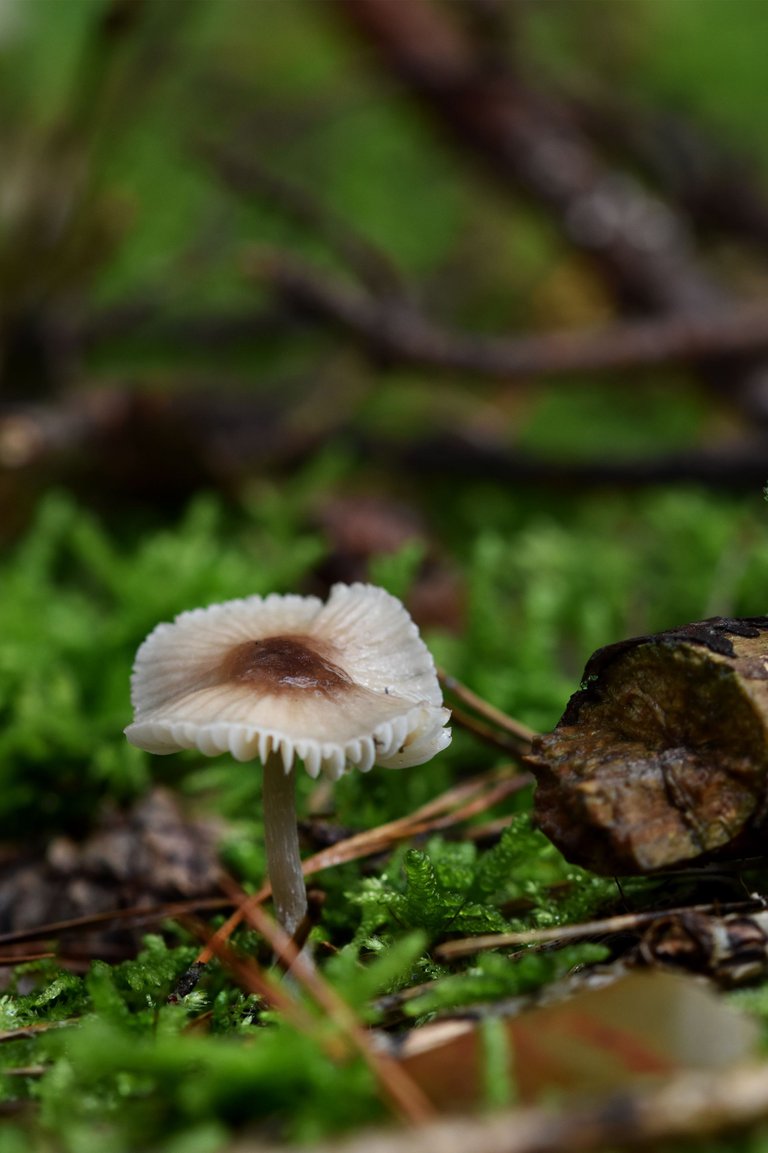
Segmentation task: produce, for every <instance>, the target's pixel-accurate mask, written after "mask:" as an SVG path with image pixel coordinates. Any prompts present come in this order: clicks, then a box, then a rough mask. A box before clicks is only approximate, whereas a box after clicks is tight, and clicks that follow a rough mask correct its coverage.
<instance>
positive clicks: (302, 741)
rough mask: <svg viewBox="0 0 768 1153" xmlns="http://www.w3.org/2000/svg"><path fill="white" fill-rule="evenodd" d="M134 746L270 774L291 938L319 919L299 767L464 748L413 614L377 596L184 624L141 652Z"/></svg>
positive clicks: (269, 828)
mask: <svg viewBox="0 0 768 1153" xmlns="http://www.w3.org/2000/svg"><path fill="white" fill-rule="evenodd" d="M131 699H132V703H133V707H134V721H133V724H131V725H129V726H128V728H127V729H126V730H125V734H126V736H127V738H128V740H129V741H130V742H131V743H132V744H134V745H138V747H139V748H142V749H146V750H147V751H148V752H151V753H173V752H176V751H178V750H179V749H199V750H200V752H202V753H204V754H205V755H206V756H216V755H218V754H219V753H227V752H228V753H231V755H232V756H233V757H235V758H236V760H238V761H249V760H255V759H258V760H260V761H261V763H262V765H263V767H264V781H263V807H264V838H265V847H266V854H267V867H268V871H269V877H270V881H271V884H272V894H273V900H274V903H275V909H276V912H277V915H278V918H279V920H280V921H281V923H282V924H283V926H284V927H285V928H286V930H287V931H288V932H290V933H294V932H295V931H296V929H297V928H298V925H299V924H300V922H301V920H302V919H303V917H304V914H305V912H306V891H305V887H304V878H303V876H302V872H301V859H300V855H299V843H298V833H297V829H296V809H295V795H294V792H295V790H294V773H293V769H294V766H295V764H296V761H297V760H300V761H301V762H302V763H303V765H304V768H305V769H306V770H307V772H308V773H309V774H310V776H312V777H317V776H318V774H319V773H321V772H322V773H325V774H326V775H327V776H329V777H331V778H332V779H334V780H335V779H337V778H338V777H340V776H341V775H342V774H343V773H344V772H346V771H348V770H350V769H353V768H357V769H360V770H361V771H362V772H367V771H368V770H369V769H371V768H372V767H373V765H374V764H377V765H382V766H384V767H385V768H393V769H395V768H408V767H409V766H411V765H419V764H423V763H424V762H425V761H428V760H429V759H430V758H431V757H433V756H434V755H435V753H438V752H440V750H441V749H444V748H445V747H446V746H447V745H448V744H449V743H450V740H451V733H450V729H448V728H446V727H445V726H446V724H447V722H448V719H449V716H450V714H449V712H448V710H447V709H445V708H443V703H442V693H441V691H440V685H439V683H438V680H437V674H436V672H435V666H434V662H433V660H432V657H431V655H430V653H429V650H428V649H427V647H426V645H425V644H424V642H423V641H422V639H421V637H420V636H419V631H418V629H417V627H416V625H415V624H414V622H413V621H412V620H411V618H410V616H409V615H408V613H407V611H406V609H405V608H404V606H403V605H402V604H401V603H400V601H399V600H397V599H396V598H395V597H393V596H391V595H390V594H389V593H387V592H385V590H384V589H380V588H376V587H374V586H373V585H365V584H353V585H343V584H337V585H334V586H333V588H332V589H331V594H330V597H329V599H328V601H327V602H326V603H325V604H324V603H323V602H322V601H321V600H319V599H318V598H317V597H300V596H278V595H276V594H273V595H271V596H268V597H259V596H253V597H247V598H245V599H243V600H233V601H226V602H225V603H223V604H218V605H211V606H210V607H209V608H205V609H195V610H193V611H192V612H185V613H181V614H180V615H179V616H178V617H176V619H175V621H174V622H173V623H172V624H161V625H158V626H157V628H156V629H155V630H154V631H153V632H152V633H150V635H149V636H148V637H147V639H146V640H145V641H144V643H143V644H142V645H141V647H140V648H139V651H138V653H137V654H136V662H135V665H134V670H133V677H132V682H131Z"/></svg>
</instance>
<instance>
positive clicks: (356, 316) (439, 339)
mask: <svg viewBox="0 0 768 1153" xmlns="http://www.w3.org/2000/svg"><path fill="white" fill-rule="evenodd" d="M248 268H249V270H250V271H251V273H252V274H253V275H254V276H255V277H256V278H257V279H259V280H261V281H263V282H265V283H267V284H268V285H269V286H270V287H271V288H272V289H273V290H274V291H275V292H276V293H277V294H278V295H279V296H280V297H281V298H282V299H283V300H284V301H285V302H286V303H288V304H292V305H293V306H294V307H297V308H300V309H301V310H302V311H303V312H304V313H305V314H307V315H308V316H310V317H313V318H315V319H317V320H321V321H323V322H324V323H327V324H331V325H333V326H334V327H336V328H338V329H340V330H341V331H342V332H344V333H346V334H347V335H348V336H351V337H353V338H354V339H355V340H356V341H358V342H359V343H360V344H361V345H362V347H363V349H364V351H366V352H367V353H369V355H370V356H371V357H372V358H374V359H375V360H382V359H383V360H384V361H385V362H387V361H388V362H392V363H395V364H407V365H411V366H415V367H418V368H422V369H430V370H431V371H434V372H453V373H463V374H470V375H472V376H476V377H486V378H490V379H501V380H505V381H514V380H530V379H532V378H537V377H541V376H563V375H576V374H584V375H586V374H589V376H590V377H591V376H592V375H593V374H594V373H596V372H613V371H617V370H621V371H626V370H628V369H641V368H651V367H657V366H659V365H666V364H680V363H683V364H696V363H699V362H702V361H705V360H709V359H713V358H718V359H719V358H723V357H729V356H731V357H740V356H744V355H745V354H748V353H763V352H765V351H766V350H767V349H768V304H766V303H764V302H762V301H760V302H757V303H754V302H744V303H727V304H723V305H722V306H720V307H718V309H716V310H714V309H713V310H710V311H709V312H707V313H706V314H698V313H695V314H691V315H689V314H683V315H672V316H668V317H664V318H660V319H658V320H646V321H634V322H625V323H616V324H614V325H613V326H612V327H610V328H605V329H595V330H586V331H575V332H574V331H570V330H566V331H561V332H557V331H554V332H550V333H546V334H544V335H537V336H525V335H520V336H514V337H505V336H496V337H493V336H473V335H470V334H468V333H458V332H452V331H450V330H448V329H446V328H444V327H441V326H440V325H439V324H437V323H434V322H433V321H431V320H429V319H428V318H427V317H425V316H424V315H423V314H422V313H420V312H419V311H418V310H417V308H416V306H415V305H414V304H412V303H408V304H404V303H403V302H402V301H398V302H396V303H392V302H387V301H379V300H375V299H373V298H372V297H370V296H367V295H365V294H364V293H362V292H360V291H359V290H356V289H352V288H350V287H348V286H347V285H346V284H344V283H342V282H341V281H340V280H339V279H338V278H337V277H336V278H334V277H333V276H331V275H329V274H328V273H325V272H324V273H323V274H322V276H321V275H319V274H318V273H317V272H316V271H315V270H314V269H313V268H311V267H310V266H308V265H306V264H300V263H299V262H298V261H297V260H296V258H295V257H293V256H288V255H286V254H282V253H280V254H277V253H272V254H270V255H266V254H257V255H256V256H254V257H253V258H252V259H251V260H250V261H249V263H248ZM649 379H650V378H649Z"/></svg>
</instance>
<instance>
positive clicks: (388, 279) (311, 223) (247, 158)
mask: <svg viewBox="0 0 768 1153" xmlns="http://www.w3.org/2000/svg"><path fill="white" fill-rule="evenodd" d="M198 151H199V152H200V153H201V154H202V156H203V158H204V159H206V160H208V161H209V162H210V163H211V164H212V166H213V167H214V169H215V170H216V171H217V172H218V174H219V176H220V177H221V178H222V179H223V181H224V183H225V184H227V185H228V186H229V187H230V188H231V189H232V190H233V191H234V192H237V193H238V194H240V195H241V196H243V195H244V196H246V197H249V198H253V197H257V198H258V199H260V200H264V201H266V202H268V203H269V204H271V205H273V206H274V207H275V208H276V209H277V210H278V211H279V212H281V213H282V214H283V215H284V216H288V217H290V218H292V219H293V220H294V221H296V222H297V223H298V224H300V225H302V226H303V227H305V228H309V229H310V230H311V231H312V232H313V233H314V235H315V236H318V237H320V238H321V239H322V240H324V241H325V242H326V244H328V246H329V248H331V250H332V251H335V252H336V253H338V255H339V256H340V258H341V259H342V260H343V261H344V262H345V264H346V265H347V266H348V267H349V269H350V271H352V272H354V273H355V275H356V276H357V277H358V278H359V280H360V281H361V283H362V284H363V285H364V286H365V287H366V288H367V289H368V290H369V291H370V292H371V293H372V294H373V295H374V296H383V297H388V296H395V297H401V296H404V295H405V285H404V284H403V280H402V277H401V276H400V274H399V272H398V270H397V268H396V267H395V265H394V263H393V262H392V260H390V258H389V257H388V256H387V255H386V254H385V253H384V252H382V251H381V250H380V249H378V248H377V247H376V246H375V245H374V244H372V243H371V242H370V241H369V240H368V239H367V237H365V236H364V235H363V234H362V233H360V232H357V231H356V230H355V229H353V228H352V227H351V226H350V225H349V224H348V223H347V222H346V221H345V220H343V219H342V218H341V217H340V216H338V215H337V214H336V213H335V212H333V211H332V210H331V209H330V208H328V207H326V205H325V204H323V203H322V201H321V200H320V199H319V198H318V197H316V196H315V195H313V194H312V193H310V192H309V190H308V189H306V188H303V187H301V186H300V185H298V184H294V183H292V182H291V181H290V180H286V179H285V177H283V176H278V175H277V174H276V173H275V172H271V171H270V170H269V169H268V168H267V167H266V166H265V165H264V164H262V163H261V162H260V161H259V160H258V159H257V158H256V157H255V156H254V154H253V151H252V150H249V151H248V152H246V151H245V150H244V149H242V148H237V149H235V148H233V147H229V148H227V147H224V146H222V145H220V144H217V143H214V142H212V141H206V142H204V143H203V144H201V145H200V146H199V148H198Z"/></svg>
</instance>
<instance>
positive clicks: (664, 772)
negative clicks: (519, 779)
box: [528, 617, 768, 874]
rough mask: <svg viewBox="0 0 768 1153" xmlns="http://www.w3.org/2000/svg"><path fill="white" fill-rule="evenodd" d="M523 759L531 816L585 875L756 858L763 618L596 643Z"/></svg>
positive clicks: (761, 790)
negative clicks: (547, 729) (576, 684)
mask: <svg viewBox="0 0 768 1153" xmlns="http://www.w3.org/2000/svg"><path fill="white" fill-rule="evenodd" d="M528 763H529V765H530V767H531V769H532V771H533V773H534V775H535V776H536V778H537V782H538V787H537V789H536V798H535V817H536V820H537V822H538V824H539V826H540V827H541V829H542V830H543V831H544V832H545V833H546V835H547V836H548V837H549V838H550V839H551V840H552V841H553V842H554V843H555V844H556V845H557V846H558V848H559V849H561V851H562V852H563V853H564V855H565V856H566V857H567V858H568V860H570V861H574V862H575V863H578V864H580V865H584V866H586V867H587V868H589V869H592V870H593V871H594V872H598V873H607V874H622V873H624V874H627V873H645V872H651V871H654V870H657V869H665V868H670V867H673V866H676V865H679V864H682V863H691V862H702V863H703V862H704V861H708V860H711V859H713V858H714V859H739V858H743V857H748V856H755V855H762V854H763V853H764V839H765V824H766V808H767V807H768V786H767V784H766V774H767V771H768V618H767V617H754V618H749V619H743V620H734V619H728V618H721V617H716V618H712V619H710V620H707V621H700V622H696V623H694V624H691V625H685V626H683V627H682V628H678V629H671V630H669V631H667V632H662V633H658V634H656V635H653V636H643V637H636V638H633V639H631V640H627V641H621V642H619V643H618V644H615V645H609V646H608V647H606V648H603V649H599V650H598V651H597V652H596V653H595V654H594V655H593V656H592V657H591V658H590V660H589V661H588V663H587V666H586V669H585V671H584V678H583V681H582V686H581V688H580V689H579V691H578V692H576V693H574V695H573V696H572V697H571V700H570V702H569V704H568V706H567V708H566V710H565V713H564V714H563V717H562V718H561V720H560V722H559V723H558V725H557V727H556V728H555V730H554V732H552V733H550V734H548V735H546V736H543V737H539V738H537V739H536V740H535V741H534V743H533V747H532V754H531V757H530V758H529V759H528Z"/></svg>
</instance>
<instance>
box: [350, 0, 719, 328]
mask: <svg viewBox="0 0 768 1153" xmlns="http://www.w3.org/2000/svg"><path fill="white" fill-rule="evenodd" d="M335 8H336V10H337V11H338V12H340V13H341V15H342V16H343V17H344V19H345V21H346V23H347V25H348V26H349V27H350V28H351V29H352V30H353V31H355V32H357V33H358V35H359V36H360V37H361V39H362V40H363V41H364V42H365V44H366V46H370V47H372V48H373V49H374V51H375V52H376V53H377V55H378V56H379V58H380V60H381V63H382V65H383V66H384V68H385V70H386V71H387V72H388V73H389V74H390V75H391V74H394V75H395V76H397V77H398V78H399V79H400V80H401V81H402V82H403V83H404V84H405V85H406V86H407V88H408V90H409V93H410V94H411V95H412V96H413V97H414V98H415V99H416V100H418V101H419V102H420V103H421V105H422V106H423V107H424V108H425V109H426V110H427V112H428V113H429V114H430V115H431V116H432V118H433V119H434V121H435V122H436V123H437V125H438V126H439V128H440V129H441V130H442V131H443V132H444V133H445V134H447V135H448V137H449V138H450V139H451V140H452V141H453V142H454V143H455V144H456V145H457V147H458V148H459V149H460V150H462V151H463V152H464V153H465V154H468V155H470V156H472V157H473V158H474V159H476V160H479V161H480V162H481V163H482V164H483V165H484V166H485V168H486V169H487V170H488V171H489V172H490V173H491V175H492V176H493V177H494V178H495V179H496V180H497V181H498V182H500V183H501V184H502V186H503V187H506V188H509V187H512V188H514V189H515V190H516V191H518V190H520V189H521V188H522V189H523V190H524V191H526V192H527V193H528V194H529V195H531V196H532V197H533V198H535V200H536V202H537V203H538V204H540V205H542V206H543V207H545V208H546V209H547V210H548V212H549V213H550V215H551V217H552V218H553V220H554V221H555V222H556V224H557V225H558V227H559V228H560V229H561V231H562V232H563V234H564V236H565V237H566V239H567V241H568V242H569V243H570V244H575V245H578V246H579V248H580V249H581V250H582V251H584V252H585V253H587V254H588V255H589V256H590V257H591V258H592V260H593V262H594V264H595V266H596V267H597V268H598V270H599V271H601V272H602V273H603V275H604V277H605V278H606V280H607V281H608V282H609V283H610V285H611V287H612V288H613V290H614V291H615V292H616V295H617V296H618V297H619V298H620V299H622V300H624V301H627V302H630V303H632V304H633V305H635V306H639V307H641V308H643V309H645V310H647V311H654V312H688V313H692V312H697V311H700V310H702V309H704V310H707V311H711V310H712V309H713V307H715V306H719V304H720V303H721V302H722V299H723V295H724V294H723V292H722V291H721V290H720V288H719V286H717V285H716V284H715V283H714V281H713V280H711V279H710V277H709V276H708V274H707V273H706V272H705V271H704V270H703V268H702V267H701V266H700V264H699V262H698V260H697V257H696V254H695V252H694V250H693V246H692V243H691V240H690V237H689V233H688V229H687V227H686V224H685V222H684V220H682V219H681V218H680V217H679V216H678V215H677V214H676V213H675V211H674V209H673V208H671V207H670V206H669V205H668V204H665V203H663V202H662V201H661V200H660V198H658V197H654V196H651V195H650V194H648V193H647V192H646V191H645V190H644V189H643V187H642V185H641V184H640V182H639V181H637V180H635V179H634V178H633V177H632V176H631V175H630V173H629V172H622V171H619V170H616V169H613V168H610V167H609V166H608V165H606V164H605V163H604V162H603V160H602V158H601V157H599V156H598V155H597V154H596V153H595V151H594V150H593V149H592V147H591V145H590V142H589V140H588V139H587V138H586V136H584V135H583V134H582V133H581V132H580V131H579V128H578V125H577V123H576V122H575V121H574V118H573V117H572V116H571V115H570V114H569V111H568V108H567V107H566V106H564V105H562V104H560V103H558V102H557V101H555V100H554V99H552V98H551V97H546V96H543V95H542V94H541V93H538V92H535V91H533V90H532V89H531V88H529V87H528V86H527V85H526V83H525V82H524V81H523V79H522V78H521V77H520V76H518V75H516V74H513V73H512V71H511V69H510V65H509V63H507V65H506V67H504V66H503V64H502V62H499V64H498V66H497V68H496V69H495V70H494V71H493V72H492V73H490V72H489V71H488V70H486V69H484V68H483V66H482V64H483V58H484V47H483V45H482V44H477V43H475V41H474V39H473V37H472V35H471V29H470V27H469V25H468V24H465V25H464V27H462V26H461V24H460V22H459V21H458V20H457V19H456V18H455V15H454V13H453V12H452V9H451V6H450V5H448V6H447V7H446V6H444V5H440V4H437V3H430V2H428V0H409V3H408V4H402V3H401V2H400V0H336V4H335Z"/></svg>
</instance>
